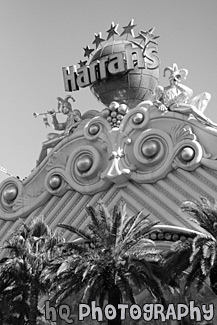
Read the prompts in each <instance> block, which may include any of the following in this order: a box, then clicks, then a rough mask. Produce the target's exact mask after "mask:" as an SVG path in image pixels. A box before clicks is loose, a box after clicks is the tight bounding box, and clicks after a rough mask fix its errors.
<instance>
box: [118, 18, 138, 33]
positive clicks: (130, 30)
mask: <svg viewBox="0 0 217 325" xmlns="http://www.w3.org/2000/svg"><path fill="white" fill-rule="evenodd" d="M133 22H134V20H133V19H131V21H130V22H129V24H128V25H127V26H125V27H123V29H124V31H123V32H122V33H121V35H120V36H122V35H125V34H127V35H128V34H130V35H132V36H133V37H134V32H133V28H134V27H135V26H136V25H133Z"/></svg>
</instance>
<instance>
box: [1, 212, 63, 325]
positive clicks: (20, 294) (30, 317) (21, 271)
mask: <svg viewBox="0 0 217 325" xmlns="http://www.w3.org/2000/svg"><path fill="white" fill-rule="evenodd" d="M61 241H62V240H61V237H60V236H59V235H58V233H57V232H53V231H52V230H51V229H50V228H49V227H48V226H47V225H46V223H45V222H44V220H43V217H38V218H34V219H33V220H32V222H31V223H30V225H26V224H25V223H24V224H22V226H21V227H20V228H19V229H18V231H15V232H14V233H13V234H12V236H11V238H10V239H9V240H8V241H7V242H6V244H5V245H4V247H3V249H7V252H8V254H7V256H6V257H4V258H3V259H2V260H1V261H0V263H1V268H0V292H1V298H2V299H1V301H2V303H4V304H6V306H7V309H5V310H6V311H10V313H9V314H10V315H8V313H7V314H6V315H4V317H5V320H4V321H5V324H6V323H7V322H9V324H10V325H12V324H13V323H12V320H13V322H14V321H15V323H14V324H19V325H24V324H27V323H28V325H36V321H37V316H38V315H39V311H38V299H39V297H40V294H41V293H45V292H46V284H45V283H43V282H42V277H41V274H42V271H43V270H44V268H45V266H46V265H47V264H48V262H49V260H50V259H51V258H52V257H53V256H54V254H55V253H56V251H57V250H58V246H57V244H58V243H59V242H61ZM9 317H10V320H8V318H9ZM12 318H13V319H12Z"/></svg>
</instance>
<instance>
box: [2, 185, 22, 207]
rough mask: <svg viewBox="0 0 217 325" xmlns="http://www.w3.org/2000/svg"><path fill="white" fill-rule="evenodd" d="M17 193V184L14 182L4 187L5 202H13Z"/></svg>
mask: <svg viewBox="0 0 217 325" xmlns="http://www.w3.org/2000/svg"><path fill="white" fill-rule="evenodd" d="M17 194H18V188H17V186H16V185H14V184H10V185H8V186H6V187H5V188H4V190H3V192H2V197H3V199H4V201H5V202H7V203H12V202H13V201H14V200H15V199H16V197H17Z"/></svg>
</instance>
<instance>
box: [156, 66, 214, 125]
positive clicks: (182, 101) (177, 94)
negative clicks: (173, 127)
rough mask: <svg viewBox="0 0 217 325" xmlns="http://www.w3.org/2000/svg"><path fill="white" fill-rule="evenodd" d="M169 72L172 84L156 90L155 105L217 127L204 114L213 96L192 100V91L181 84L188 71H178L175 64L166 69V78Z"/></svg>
mask: <svg viewBox="0 0 217 325" xmlns="http://www.w3.org/2000/svg"><path fill="white" fill-rule="evenodd" d="M167 71H169V72H170V76H169V82H170V84H169V86H167V87H162V86H158V87H157V88H156V91H155V101H154V105H155V106H157V107H158V108H159V109H160V110H161V111H167V110H168V111H172V112H179V113H182V114H185V115H190V114H192V115H193V116H194V117H195V118H196V119H197V120H200V121H201V122H203V123H204V124H207V125H209V126H212V127H217V124H215V123H213V122H212V121H211V120H210V119H208V118H207V117H206V116H205V115H204V114H203V112H204V111H205V109H206V107H207V105H208V103H209V101H210V99H211V95H210V94H209V93H207V92H204V93H202V94H199V95H197V96H196V97H194V98H192V96H193V91H192V89H190V88H189V87H187V86H185V85H183V84H181V80H182V78H183V79H186V77H187V75H188V70H186V69H178V66H177V64H175V63H174V64H173V67H166V68H165V69H164V77H165V76H166V72H167Z"/></svg>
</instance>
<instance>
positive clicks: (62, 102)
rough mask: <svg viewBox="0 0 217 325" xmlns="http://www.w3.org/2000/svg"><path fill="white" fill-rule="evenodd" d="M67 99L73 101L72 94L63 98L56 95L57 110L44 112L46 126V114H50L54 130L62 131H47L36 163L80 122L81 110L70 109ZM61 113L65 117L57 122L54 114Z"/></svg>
mask: <svg viewBox="0 0 217 325" xmlns="http://www.w3.org/2000/svg"><path fill="white" fill-rule="evenodd" d="M69 99H71V100H72V101H73V102H74V101H75V100H74V98H73V97H72V96H70V95H69V96H66V98H65V99H62V98H61V97H57V101H58V107H57V108H58V111H55V110H52V111H48V112H47V113H46V116H45V117H46V119H45V118H44V122H45V125H46V126H49V124H48V121H47V114H50V115H51V116H52V124H53V127H54V129H55V130H57V131H63V132H62V133H60V134H58V133H48V135H47V139H48V140H47V141H45V142H43V144H42V150H41V153H40V156H39V159H38V161H37V165H38V164H40V162H41V161H42V160H43V159H44V158H45V157H46V156H47V149H49V148H53V147H54V146H55V145H56V144H57V143H58V142H59V141H60V140H61V139H62V138H64V137H65V136H67V135H68V134H69V133H71V132H73V130H74V129H75V128H76V127H77V126H78V125H79V123H80V122H81V112H80V111H79V110H78V109H74V110H73V109H72V105H71V104H70V103H69ZM57 113H62V114H64V115H67V119H66V121H65V122H62V123H61V122H59V121H58V119H57V117H56V114H57Z"/></svg>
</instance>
